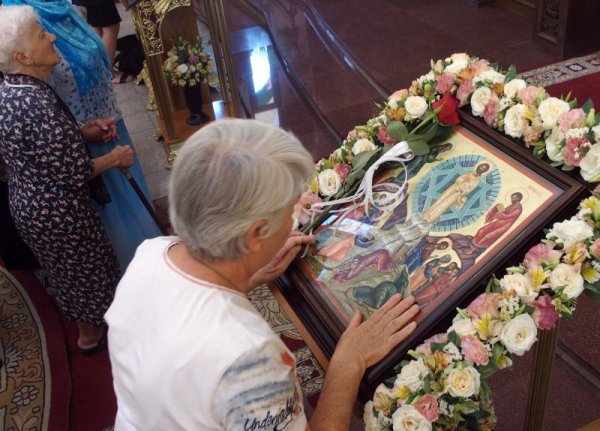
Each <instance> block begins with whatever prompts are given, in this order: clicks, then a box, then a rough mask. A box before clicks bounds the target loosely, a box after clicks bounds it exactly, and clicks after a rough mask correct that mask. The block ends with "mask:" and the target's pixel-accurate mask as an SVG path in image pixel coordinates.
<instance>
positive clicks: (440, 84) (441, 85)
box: [435, 74, 454, 94]
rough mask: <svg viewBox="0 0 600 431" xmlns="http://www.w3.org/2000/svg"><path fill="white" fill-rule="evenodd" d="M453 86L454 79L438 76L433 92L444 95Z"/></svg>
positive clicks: (447, 76) (448, 76)
mask: <svg viewBox="0 0 600 431" xmlns="http://www.w3.org/2000/svg"><path fill="white" fill-rule="evenodd" d="M453 85H454V78H453V77H452V76H450V75H446V74H444V75H440V76H438V77H437V84H436V86H435V91H437V92H438V93H440V94H444V93H445V92H447V91H450V89H451V88H452V86H453Z"/></svg>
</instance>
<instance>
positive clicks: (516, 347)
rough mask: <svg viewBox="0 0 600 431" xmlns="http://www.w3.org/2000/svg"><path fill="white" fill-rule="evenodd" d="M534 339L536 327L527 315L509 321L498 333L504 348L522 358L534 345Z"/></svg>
mask: <svg viewBox="0 0 600 431" xmlns="http://www.w3.org/2000/svg"><path fill="white" fill-rule="evenodd" d="M536 337H537V327H536V326H535V322H534V321H533V319H532V318H531V316H530V315H529V314H527V313H524V314H520V315H518V316H517V317H515V318H514V319H512V320H509V321H508V323H507V324H506V325H504V328H502V332H501V333H500V341H502V344H504V347H506V349H507V350H508V351H509V352H511V353H514V354H515V355H517V356H523V354H524V353H525V352H527V351H528V350H529V349H530V348H531V346H532V345H533V343H535V340H536V339H537V338H536Z"/></svg>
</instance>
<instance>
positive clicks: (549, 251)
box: [524, 242, 562, 269]
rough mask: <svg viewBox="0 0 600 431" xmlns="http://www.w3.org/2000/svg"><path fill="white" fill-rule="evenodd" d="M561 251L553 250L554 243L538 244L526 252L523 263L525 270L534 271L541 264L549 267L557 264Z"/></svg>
mask: <svg viewBox="0 0 600 431" xmlns="http://www.w3.org/2000/svg"><path fill="white" fill-rule="evenodd" d="M561 256H562V251H559V250H554V243H552V242H549V243H547V244H538V245H535V246H533V247H531V249H529V251H528V252H527V254H526V255H525V259H524V263H525V267H526V268H527V269H534V268H537V267H538V266H541V265H542V264H546V265H551V264H554V263H559V262H560V258H561Z"/></svg>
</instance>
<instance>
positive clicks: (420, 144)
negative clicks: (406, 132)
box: [408, 140, 429, 156]
mask: <svg viewBox="0 0 600 431" xmlns="http://www.w3.org/2000/svg"><path fill="white" fill-rule="evenodd" d="M408 146H409V148H410V150H411V151H412V152H413V153H414V154H415V156H424V155H425V154H429V145H427V142H425V141H421V140H418V141H413V142H409V143H408Z"/></svg>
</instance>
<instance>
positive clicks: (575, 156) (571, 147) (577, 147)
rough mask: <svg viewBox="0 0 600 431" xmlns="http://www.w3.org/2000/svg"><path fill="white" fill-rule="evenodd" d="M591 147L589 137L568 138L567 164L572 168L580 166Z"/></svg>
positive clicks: (566, 149)
mask: <svg viewBox="0 0 600 431" xmlns="http://www.w3.org/2000/svg"><path fill="white" fill-rule="evenodd" d="M589 147H590V141H588V138H587V135H583V136H572V137H568V138H567V144H566V145H565V148H564V153H565V163H566V164H568V165H571V166H579V164H580V163H581V159H583V156H585V154H586V153H587V152H588V150H589Z"/></svg>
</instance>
